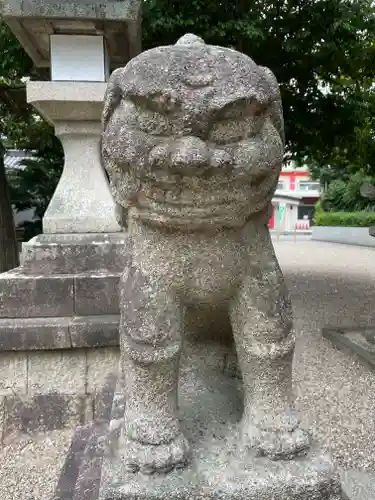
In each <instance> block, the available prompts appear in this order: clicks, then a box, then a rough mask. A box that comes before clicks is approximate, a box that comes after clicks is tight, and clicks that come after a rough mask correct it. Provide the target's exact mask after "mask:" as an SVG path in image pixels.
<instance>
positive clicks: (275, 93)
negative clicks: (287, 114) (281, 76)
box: [260, 66, 285, 146]
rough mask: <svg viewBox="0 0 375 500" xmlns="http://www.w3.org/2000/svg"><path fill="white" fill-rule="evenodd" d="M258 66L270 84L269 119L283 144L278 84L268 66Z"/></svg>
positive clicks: (281, 111) (281, 109) (281, 106)
mask: <svg viewBox="0 0 375 500" xmlns="http://www.w3.org/2000/svg"><path fill="white" fill-rule="evenodd" d="M260 68H261V69H262V70H263V72H264V76H265V78H266V80H267V82H268V84H269V86H270V90H271V93H272V97H273V100H272V104H271V119H272V122H273V124H274V126H275V128H276V130H277V131H278V132H279V134H280V137H281V140H282V141H283V144H284V146H285V130H284V116H283V104H282V101H281V94H280V88H279V84H278V83H277V80H276V77H275V75H274V74H273V72H272V71H271V70H270V69H269V68H266V67H264V66H261V67H260Z"/></svg>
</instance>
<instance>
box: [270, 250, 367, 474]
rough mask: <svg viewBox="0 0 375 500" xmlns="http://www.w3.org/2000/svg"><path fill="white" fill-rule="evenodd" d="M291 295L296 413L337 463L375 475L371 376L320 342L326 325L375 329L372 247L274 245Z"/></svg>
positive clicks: (349, 359)
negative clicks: (293, 328) (299, 414)
mask: <svg viewBox="0 0 375 500" xmlns="http://www.w3.org/2000/svg"><path fill="white" fill-rule="evenodd" d="M274 245H275V249H276V252H277V255H278V257H279V260H280V264H281V267H282V269H283V271H284V273H285V277H286V279H287V282H288V284H289V289H290V293H291V296H292V301H293V307H294V314H295V328H296V333H297V345H296V356H295V366H294V376H295V386H296V391H297V394H298V400H297V401H298V407H299V409H300V410H301V411H302V412H303V418H304V423H305V424H306V425H307V426H308V427H311V429H312V431H313V435H315V436H316V437H317V438H318V439H319V441H320V442H321V443H322V444H323V445H324V447H325V448H326V449H327V450H329V451H330V452H331V453H332V455H333V458H334V460H335V462H336V464H337V465H339V466H343V467H345V468H352V467H358V468H368V470H371V471H374V472H375V453H374V442H375V375H374V374H373V373H372V372H371V371H369V369H367V368H365V367H363V366H362V365H360V364H359V363H358V362H357V361H356V360H355V359H354V358H351V357H349V356H347V355H345V354H343V353H341V352H340V351H338V350H336V349H335V348H333V347H332V345H331V344H330V343H329V341H327V340H325V339H323V338H322V337H321V332H320V330H321V328H322V327H323V326H327V325H340V326H343V325H353V324H354V325H358V326H360V325H361V326H366V325H369V324H374V325H375V249H371V248H365V247H354V246H346V245H338V244H330V243H322V242H315V241H297V243H294V242H292V241H275V242H274Z"/></svg>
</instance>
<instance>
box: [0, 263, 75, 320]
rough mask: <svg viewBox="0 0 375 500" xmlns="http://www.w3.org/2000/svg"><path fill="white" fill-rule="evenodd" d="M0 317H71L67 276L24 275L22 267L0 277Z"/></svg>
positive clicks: (71, 286)
mask: <svg viewBox="0 0 375 500" xmlns="http://www.w3.org/2000/svg"><path fill="white" fill-rule="evenodd" d="M0 298H1V300H0V318H29V317H34V318H35V317H43V316H44V317H47V316H49V317H51V316H71V315H73V314H74V302H73V278H72V277H71V276H40V275H39V276H33V277H30V276H27V275H24V274H23V271H22V268H17V269H14V270H12V271H8V272H7V273H2V274H1V275H0Z"/></svg>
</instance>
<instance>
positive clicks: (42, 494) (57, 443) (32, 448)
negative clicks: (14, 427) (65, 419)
mask: <svg viewBox="0 0 375 500" xmlns="http://www.w3.org/2000/svg"><path fill="white" fill-rule="evenodd" d="M73 434H74V430H71V429H65V430H60V431H53V432H48V433H45V434H38V435H34V436H26V435H21V436H18V437H17V438H16V439H14V440H13V441H12V442H11V443H9V444H8V445H6V446H5V447H4V448H3V449H2V450H0V498H1V500H52V498H53V496H54V490H55V487H56V484H57V481H58V479H59V476H60V472H61V468H62V466H63V464H64V461H65V458H66V454H67V453H68V450H69V446H70V443H71V440H72V437H73Z"/></svg>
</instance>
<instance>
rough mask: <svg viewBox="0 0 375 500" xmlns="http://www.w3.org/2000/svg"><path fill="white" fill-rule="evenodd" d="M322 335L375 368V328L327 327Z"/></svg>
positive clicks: (372, 368) (371, 367)
mask: <svg viewBox="0 0 375 500" xmlns="http://www.w3.org/2000/svg"><path fill="white" fill-rule="evenodd" d="M322 335H323V337H325V338H326V339H328V340H330V341H331V342H332V344H333V345H334V346H336V347H337V348H339V349H341V350H342V351H344V352H347V353H348V354H351V355H354V356H356V357H357V359H358V360H359V361H361V362H362V363H363V364H365V365H366V366H368V367H369V368H370V369H371V370H375V342H374V336H375V328H370V327H369V328H358V327H355V326H353V327H326V328H323V330H322Z"/></svg>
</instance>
